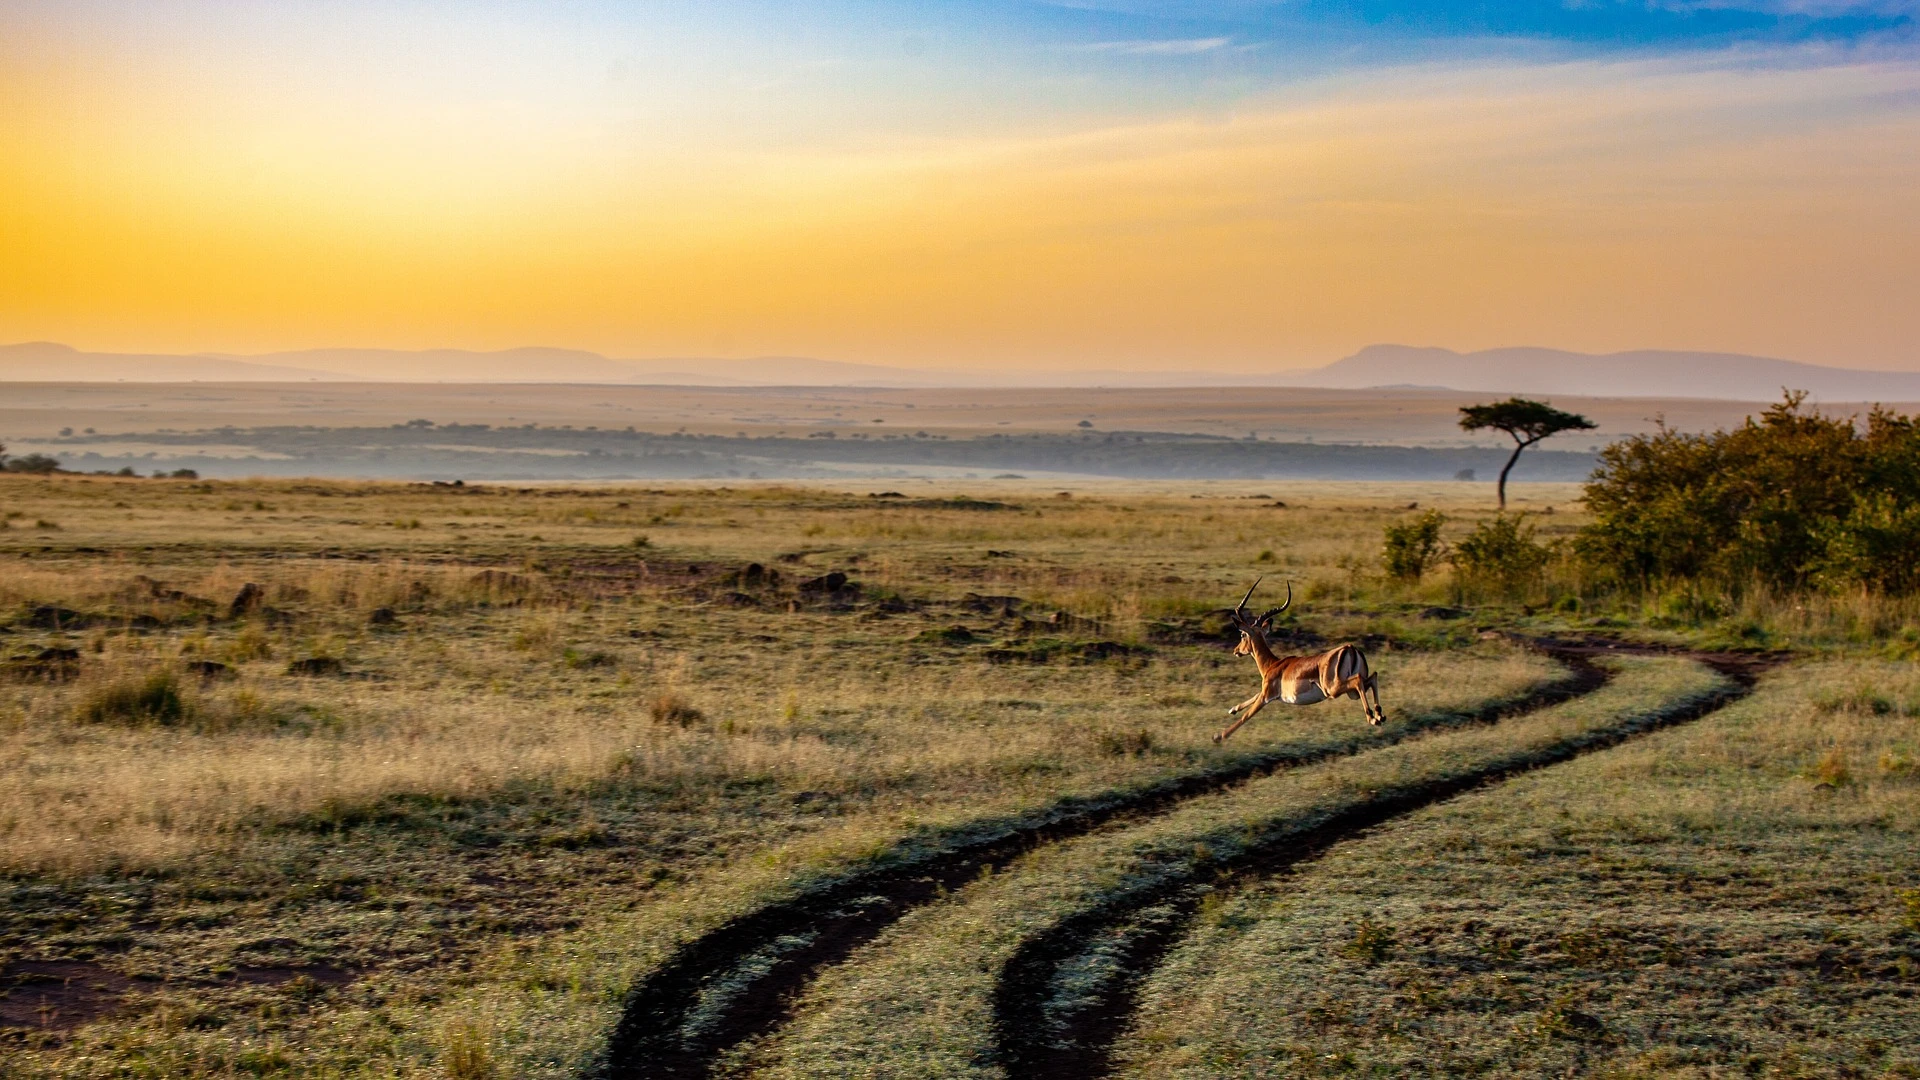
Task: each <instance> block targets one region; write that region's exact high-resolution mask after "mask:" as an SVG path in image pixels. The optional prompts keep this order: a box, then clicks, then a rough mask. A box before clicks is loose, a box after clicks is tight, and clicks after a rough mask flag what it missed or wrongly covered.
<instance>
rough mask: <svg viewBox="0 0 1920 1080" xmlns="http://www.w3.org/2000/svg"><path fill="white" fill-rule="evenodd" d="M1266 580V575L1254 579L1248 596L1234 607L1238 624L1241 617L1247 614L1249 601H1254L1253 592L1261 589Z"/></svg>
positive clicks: (1248, 588)
mask: <svg viewBox="0 0 1920 1080" xmlns="http://www.w3.org/2000/svg"><path fill="white" fill-rule="evenodd" d="M1264 580H1266V577H1265V575H1261V576H1260V577H1257V578H1254V579H1253V584H1251V585H1249V586H1247V595H1245V596H1243V597H1241V598H1240V602H1239V603H1238V604H1235V605H1234V606H1233V614H1234V621H1235V622H1238V621H1239V620H1240V617H1241V616H1244V615H1245V614H1246V613H1247V601H1249V600H1251V599H1253V590H1255V589H1257V588H1259V587H1260V583H1261V582H1262V581H1264Z"/></svg>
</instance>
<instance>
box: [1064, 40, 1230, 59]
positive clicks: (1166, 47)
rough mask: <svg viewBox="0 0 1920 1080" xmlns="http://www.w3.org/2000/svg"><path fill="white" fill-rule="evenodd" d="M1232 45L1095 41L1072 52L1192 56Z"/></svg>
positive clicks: (1205, 42)
mask: <svg viewBox="0 0 1920 1080" xmlns="http://www.w3.org/2000/svg"><path fill="white" fill-rule="evenodd" d="M1231 44H1233V39H1232V38H1224V37H1206V38H1161V39H1158V40H1151V39H1150V40H1144V41H1095V42H1092V43H1090V44H1086V45H1075V46H1073V47H1072V51H1074V52H1097V53H1117V54H1120V55H1123V56H1194V55H1197V54H1199V53H1207V52H1213V51H1214V50H1216V49H1224V48H1226V47H1227V46H1228V45H1231Z"/></svg>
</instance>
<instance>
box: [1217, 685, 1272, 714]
mask: <svg viewBox="0 0 1920 1080" xmlns="http://www.w3.org/2000/svg"><path fill="white" fill-rule="evenodd" d="M1265 695H1266V691H1265V690H1262V691H1260V692H1259V693H1257V694H1255V695H1253V696H1252V697H1250V698H1248V699H1247V700H1245V701H1243V702H1241V703H1240V704H1238V705H1229V706H1227V715H1228V716H1232V715H1233V714H1234V713H1237V712H1239V711H1240V710H1241V709H1251V708H1253V707H1254V705H1255V704H1257V703H1258V702H1259V701H1260V699H1261V698H1262V697H1264V696H1265Z"/></svg>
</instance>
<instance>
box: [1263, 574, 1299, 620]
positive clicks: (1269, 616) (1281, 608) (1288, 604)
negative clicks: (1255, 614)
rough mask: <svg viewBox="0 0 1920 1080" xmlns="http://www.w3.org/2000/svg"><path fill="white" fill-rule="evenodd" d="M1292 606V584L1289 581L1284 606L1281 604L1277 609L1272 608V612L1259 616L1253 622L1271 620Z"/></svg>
mask: <svg viewBox="0 0 1920 1080" xmlns="http://www.w3.org/2000/svg"><path fill="white" fill-rule="evenodd" d="M1292 606H1293V582H1291V581H1289V582H1287V602H1286V603H1284V604H1281V605H1280V606H1279V607H1277V608H1274V609H1273V610H1272V611H1269V612H1267V613H1266V614H1265V615H1262V616H1260V618H1259V619H1257V620H1255V621H1256V622H1266V621H1268V620H1269V619H1272V618H1273V617H1274V616H1275V615H1278V614H1280V613H1281V612H1283V611H1285V610H1287V609H1288V608H1290V607H1292Z"/></svg>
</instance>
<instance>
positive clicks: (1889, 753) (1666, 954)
mask: <svg viewBox="0 0 1920 1080" xmlns="http://www.w3.org/2000/svg"><path fill="white" fill-rule="evenodd" d="M1916 717H1920V682H1916V680H1915V678H1914V674H1913V671H1912V669H1911V667H1910V666H1908V665H1904V664H1900V665H1895V664H1886V663H1859V662H1846V661H1832V662H1827V663H1822V664H1817V665H1808V666H1805V667H1799V668H1795V669H1794V670H1793V671H1791V672H1790V673H1781V674H1777V675H1775V676H1773V677H1772V678H1770V679H1769V680H1767V682H1766V684H1765V685H1764V686H1763V688H1762V691H1761V692H1760V693H1758V694H1756V695H1755V696H1753V697H1751V698H1749V699H1747V700H1746V701H1743V702H1741V703H1739V704H1736V705H1734V706H1732V707H1730V708H1728V709H1726V710H1724V711H1722V712H1720V713H1718V714H1716V715H1714V716H1711V717H1709V718H1707V719H1705V720H1703V721H1701V722H1700V723H1698V724H1695V725H1692V726H1690V727H1686V728H1682V729H1678V730H1674V731H1668V732H1663V733H1660V734H1658V735H1655V736H1652V737H1650V738H1648V739H1646V740H1644V741H1641V742H1639V743H1637V744H1635V745H1633V746H1631V747H1627V748H1623V749H1621V750H1618V751H1615V752H1613V753H1609V754H1606V755H1602V756H1596V757H1591V758H1587V759H1585V760H1582V761H1579V762H1576V763H1573V764H1571V765H1568V766H1566V767H1565V768H1561V769H1556V770H1553V771H1550V772H1545V773H1541V774H1538V775H1535V776H1530V777H1527V778H1524V779H1521V780H1516V781H1514V782H1513V783H1510V784H1508V785H1505V786H1503V787H1502V788H1500V789H1498V790H1490V791H1484V792H1479V793H1475V794H1473V795H1471V796H1468V797H1466V798H1462V799H1460V800H1458V801H1456V802H1453V803H1450V804H1448V805H1445V806H1441V807H1436V808H1434V809H1432V810H1428V811H1425V812H1422V813H1419V814H1416V815H1413V816H1411V817H1409V818H1407V819H1406V820H1404V821H1401V822H1398V823H1396V824H1394V825H1392V826H1390V827H1388V828H1386V829H1383V830H1382V831H1381V832H1380V833H1379V834H1378V835H1375V836H1373V837H1370V838H1368V839H1365V840H1363V841H1360V842H1357V843H1353V844H1350V845H1347V846H1345V847H1343V848H1340V849H1338V850H1336V851H1334V852H1333V853H1331V854H1330V855H1328V857H1327V858H1325V859H1324V860H1322V861H1320V862H1319V863H1317V864H1316V865H1314V866H1312V867H1311V868H1309V869H1306V870H1304V871H1303V872H1301V873H1299V874H1296V875H1292V876H1289V877H1286V878H1281V879H1272V880H1266V881H1261V882H1259V883H1258V884H1256V885H1253V886H1251V887H1248V888H1246V889H1243V890H1239V891H1237V892H1234V893H1232V894H1231V895H1229V896H1227V897H1225V898H1223V899H1222V900H1221V901H1219V902H1218V903H1217V905H1216V906H1215V907H1213V908H1212V909H1211V911H1210V912H1209V916H1210V917H1209V918H1208V919H1207V920H1206V924H1205V925H1204V926H1203V927H1202V928H1200V929H1199V930H1198V931H1197V932H1196V933H1194V934H1193V935H1192V936H1191V937H1190V938H1189V939H1188V940H1187V941H1185V942H1184V943H1183V944H1182V945H1181V947H1180V948H1179V949H1178V950H1176V951H1175V952H1174V954H1173V956H1172V957H1171V958H1170V960H1169V962H1168V963H1167V964H1166V965H1165V966H1164V967H1163V968H1161V969H1160V971H1159V972H1158V973H1157V974H1156V975H1155V977H1154V978H1153V980H1152V982H1151V985H1150V986H1149V987H1148V989H1147V991H1146V993H1145V994H1144V998H1143V1001H1142V1007H1141V1009H1140V1012H1139V1015H1140V1016H1141V1017H1143V1018H1145V1019H1144V1020H1143V1022H1142V1024H1141V1025H1140V1027H1139V1028H1138V1029H1137V1030H1136V1031H1135V1032H1133V1033H1132V1035H1131V1036H1130V1037H1129V1039H1128V1040H1127V1044H1126V1049H1125V1053H1126V1055H1127V1057H1128V1059H1129V1060H1128V1067H1127V1069H1126V1073H1127V1075H1139V1076H1154V1077H1165V1076H1217V1075H1221V1074H1223V1073H1232V1074H1233V1075H1240V1076H1323V1075H1324V1076H1333V1075H1352V1074H1355V1073H1359V1074H1374V1075H1381V1074H1391V1075H1404V1076H1482V1075H1492V1076H1514V1075H1528V1076H1532V1075H1564V1074H1568V1073H1577V1074H1590V1075H1602V1076H1622V1077H1628V1076H1720V1075H1736V1074H1745V1075H1768V1076H1914V1075H1920V1038H1917V1037H1916V1036H1920V1019H1916V1014H1917V1013H1920V1010H1916V998H1920V903H1916V901H1920V892H1916V891H1915V889H1914V886H1915V883H1916V882H1917V881H1920V854H1917V853H1920V837H1916V835H1915V829H1916V825H1917V824H1920V775H1917V774H1916V771H1915V767H1914V757H1913V755H1914V748H1915V747H1916V746H1920V720H1916ZM1176 1003H1177V1006H1176Z"/></svg>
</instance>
